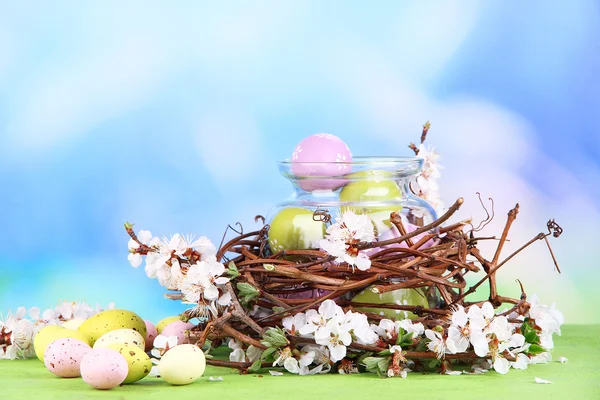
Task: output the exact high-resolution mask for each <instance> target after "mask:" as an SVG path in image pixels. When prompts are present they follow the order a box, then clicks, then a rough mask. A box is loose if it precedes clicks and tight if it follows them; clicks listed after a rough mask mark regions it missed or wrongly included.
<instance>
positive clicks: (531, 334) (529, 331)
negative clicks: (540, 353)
mask: <svg viewBox="0 0 600 400" xmlns="http://www.w3.org/2000/svg"><path fill="white" fill-rule="evenodd" d="M521 333H522V335H523V336H524V337H525V341H526V342H527V343H534V344H539V343H540V337H539V336H538V333H537V331H536V330H535V328H534V327H532V326H531V323H530V322H529V321H527V322H524V323H523V324H522V325H521Z"/></svg>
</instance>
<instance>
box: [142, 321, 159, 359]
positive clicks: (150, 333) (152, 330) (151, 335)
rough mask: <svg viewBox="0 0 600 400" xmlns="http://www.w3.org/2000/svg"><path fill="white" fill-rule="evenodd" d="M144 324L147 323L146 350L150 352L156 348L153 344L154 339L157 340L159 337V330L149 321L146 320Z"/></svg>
mask: <svg viewBox="0 0 600 400" xmlns="http://www.w3.org/2000/svg"><path fill="white" fill-rule="evenodd" d="M144 322H145V323H146V337H145V338H144V340H145V343H146V349H145V350H146V351H150V350H152V348H153V347H154V346H153V345H152V344H153V343H154V339H156V337H157V336H158V330H157V329H156V326H154V324H153V323H152V322H150V321H148V320H144Z"/></svg>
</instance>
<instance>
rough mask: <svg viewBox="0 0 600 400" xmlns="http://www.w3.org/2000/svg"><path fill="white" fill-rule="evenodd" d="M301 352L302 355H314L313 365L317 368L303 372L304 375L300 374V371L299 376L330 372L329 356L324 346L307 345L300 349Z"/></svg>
mask: <svg viewBox="0 0 600 400" xmlns="http://www.w3.org/2000/svg"><path fill="white" fill-rule="evenodd" d="M302 352H304V353H309V352H312V353H313V354H314V356H313V364H316V365H317V366H316V367H314V368H312V369H309V370H307V371H304V372H305V373H302V369H301V372H300V374H301V375H314V374H326V373H328V372H329V371H331V364H332V361H331V358H330V356H329V349H328V348H327V347H326V346H317V345H314V344H308V345H306V346H304V347H302ZM307 369H308V368H307Z"/></svg>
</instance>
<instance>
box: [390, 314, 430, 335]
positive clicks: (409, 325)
mask: <svg viewBox="0 0 600 400" xmlns="http://www.w3.org/2000/svg"><path fill="white" fill-rule="evenodd" d="M395 324H396V328H398V327H400V328H402V329H404V330H405V331H406V332H407V333H412V334H413V337H419V336H421V335H423V333H425V327H424V326H423V324H422V323H420V322H417V323H416V324H415V323H413V322H412V321H411V320H410V319H408V318H407V319H403V320H400V321H396V322H395Z"/></svg>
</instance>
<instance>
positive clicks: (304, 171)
mask: <svg viewBox="0 0 600 400" xmlns="http://www.w3.org/2000/svg"><path fill="white" fill-rule="evenodd" d="M291 162H292V173H293V174H294V175H296V176H298V177H303V178H305V179H299V180H298V184H299V185H300V187H301V188H302V189H304V190H307V191H313V190H335V189H338V188H340V187H342V186H343V185H344V184H345V183H346V180H345V179H320V178H321V177H323V178H326V177H330V176H342V175H346V174H348V173H350V172H351V170H352V168H351V166H350V165H349V164H346V163H350V162H352V153H350V149H349V148H348V146H347V145H346V143H344V141H343V140H342V139H340V138H339V137H337V136H335V135H331V134H329V133H318V134H316V135H312V136H309V137H307V138H304V139H303V140H302V141H301V142H300V143H299V144H298V145H297V146H296V148H295V149H294V153H293V154H292V158H291ZM310 177H312V178H310Z"/></svg>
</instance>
